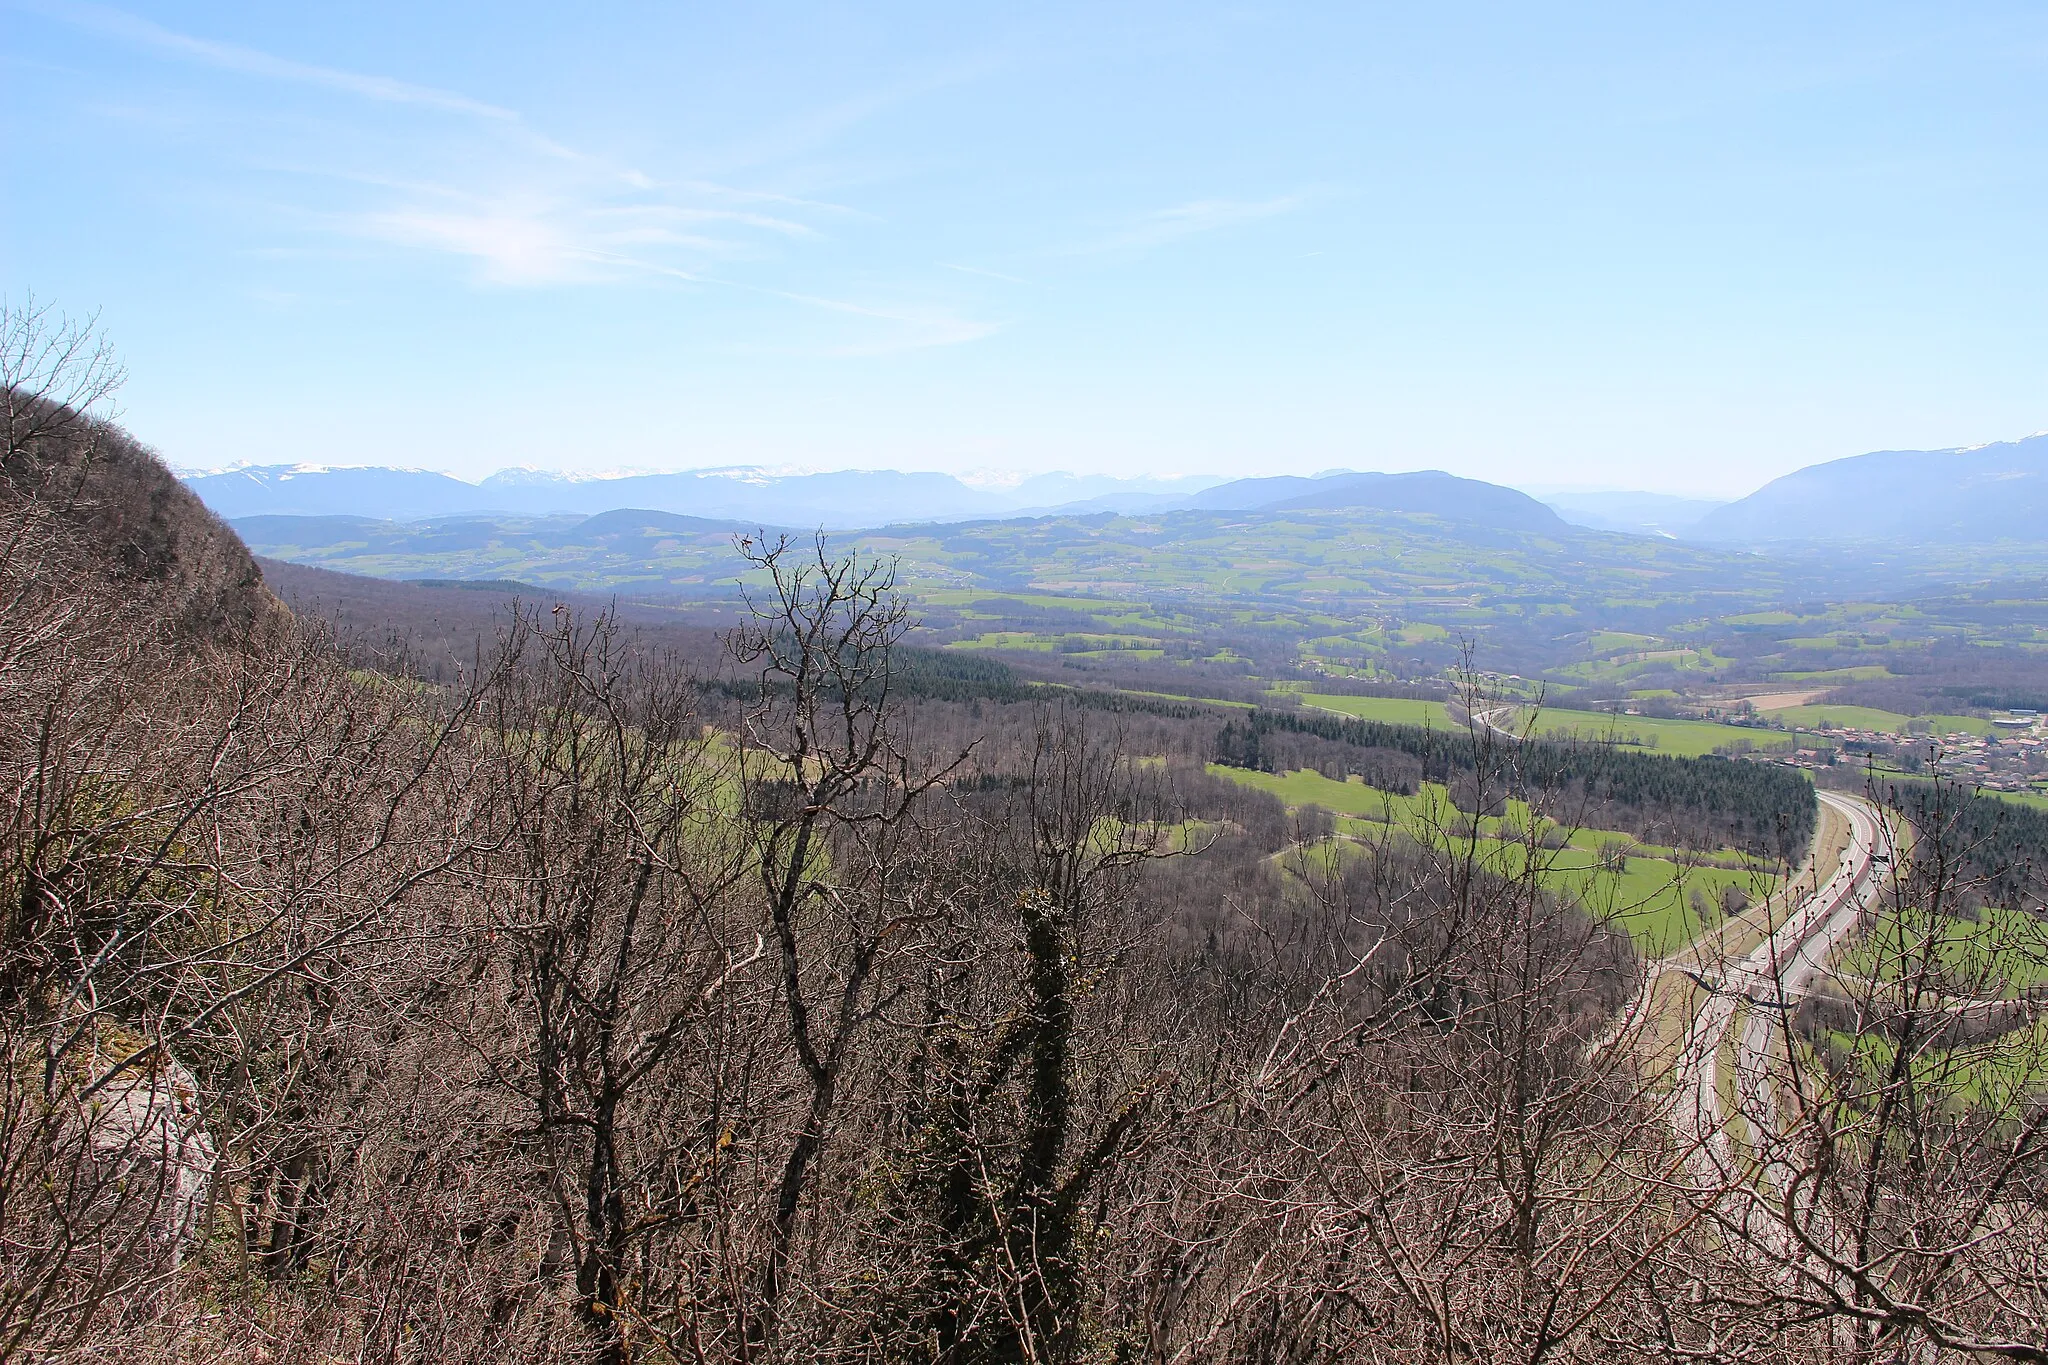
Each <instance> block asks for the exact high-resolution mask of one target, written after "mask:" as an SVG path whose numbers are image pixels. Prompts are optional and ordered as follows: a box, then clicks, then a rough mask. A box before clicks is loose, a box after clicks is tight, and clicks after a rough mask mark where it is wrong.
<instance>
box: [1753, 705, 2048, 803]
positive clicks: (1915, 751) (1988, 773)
mask: <svg viewBox="0 0 2048 1365" xmlns="http://www.w3.org/2000/svg"><path fill="white" fill-rule="evenodd" d="M1991 724H1992V726H1993V731H1992V733H1991V734H1989V735H1980V734H1973V733H1971V732H1969V731H1966V730H1957V731H1952V732H1950V733H1948V734H1942V735H1934V734H1928V735H1897V734H1893V733H1891V732H1889V731H1885V730H1861V729H1856V728H1854V727H1851V726H1837V727H1831V728H1829V729H1828V730H1827V731H1826V734H1827V737H1828V738H1829V739H1831V740H1834V741H1836V742H1837V743H1839V744H1840V745H1841V746H1842V749H1843V750H1844V751H1846V752H1851V753H1855V752H1864V753H1870V754H1875V755H1879V756H1883V757H1887V758H1894V759H1898V760H1904V762H1905V765H1906V766H1907V767H1909V768H1910V769H1913V770H1919V769H1921V768H1923V767H1925V768H1927V769H1929V770H1931V771H1938V772H1940V773H1941V774H1942V775H1943V776H1945V777H1952V778H1955V779H1957V780H1958V781H1966V782H1971V783H1974V784H1975V785H1977V786H1979V787H1984V788H1987V789H1988V790H1991V791H2010V792H2022V791H2027V790H2029V789H2030V788H2031V787H2032V786H2033V784H2034V783H2036V782H2039V781H2042V780H2043V779H2044V778H2048V728H2044V725H2043V717H2042V716H2041V715H2040V714H2039V713H2038V712H2035V711H2024V710H2017V711H2011V712H2008V713H2006V714H2005V715H2002V716H1996V717H1993V718H1992V721H1991ZM1833 760H1834V755H1833V754H1832V753H1830V752H1828V751H1827V750H1822V749H1808V748H1801V749H1799V750H1797V751H1795V753H1794V761H1795V762H1797V763H1799V764H1800V765H1801V766H1812V765H1819V764H1825V763H1828V762H1832V761H1833Z"/></svg>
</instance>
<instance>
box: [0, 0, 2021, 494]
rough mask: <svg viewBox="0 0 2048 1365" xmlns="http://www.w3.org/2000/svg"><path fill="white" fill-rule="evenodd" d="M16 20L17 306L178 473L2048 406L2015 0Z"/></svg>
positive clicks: (153, 12) (319, 13) (1257, 451)
mask: <svg viewBox="0 0 2048 1365" xmlns="http://www.w3.org/2000/svg"><path fill="white" fill-rule="evenodd" d="M6 4H7V0H0V6H4V5H6ZM1006 9H1007V10H1008V11H1009V12H1006ZM0 24H4V25H5V29H6V32H7V34H8V38H7V41H6V43H5V44H4V45H0V86H4V92H0V101H4V104H0V109H4V117H5V119H6V126H7V133H8V135H7V138H6V144H7V152H6V156H7V160H8V162H9V165H8V167H7V175H8V183H9V185H10V186H11V187H12V188H11V189H10V192H9V193H8V194H7V195H6V196H4V201H5V202H4V206H0V288H4V289H5V290H6V291H7V293H8V294H9V295H10V296H11V297H13V298H16V299H18V298H20V297H21V295H22V293H23V291H26V290H33V291H34V292H35V293H36V294H37V295H38V296H39V297H41V298H45V299H48V300H51V301H54V302H56V303H58V304H60V305H61V306H63V307H65V308H67V309H70V310H74V311H90V310H94V309H97V310H99V311H100V314H101V318H102V321H103V324H104V326H105V328H106V330H107V332H108V333H109V334H110V335H111V336H112V338H113V340H114V341H115V342H116V344H117V345H118V346H119V347H120V349H121V351H122V353H123V355H124V356H125V358H126V360H127V362H128V365H129V368H130V371H131V374H132V379H131V382H130V384H129V387H128V390H127V392H126V395H125V407H126V411H127V419H128V421H129V423H130V425H131V426H132V427H133V428H134V429H135V430H136V431H137V433H138V434H139V435H141V436H142V437H143V438H144V439H146V440H148V441H150V442H152V443H154V444H155V445H156V446H157V447H158V448H159V449H161V450H162V451H163V453H164V454H165V455H166V457H168V458H169V459H171V460H172V461H173V462H174V463H178V464H180V465H184V466H187V467H217V466H221V465H226V464H229V463H233V462H256V463H273V462H284V461H299V460H307V461H318V462H327V463H354V464H370V463H377V464H385V463H389V464H404V465H418V466H424V467H428V468H436V469H444V470H448V471H451V472H455V473H458V474H463V475H466V476H477V475H481V474H483V473H486V472H488V471H490V470H493V469H497V468H500V467H503V466H507V465H534V466H541V467H548V468H562V469H575V470H591V471H595V470H607V469H619V468H633V469H669V468H690V467H703V466H714V465H727V464H756V463H762V464H789V465H798V466H803V467H809V468H844V467H895V468H917V469H941V470H948V471H952V472H956V473H961V472H970V471H987V470H1014V471H1042V470H1050V469H1072V470H1076V471H1081V472H1103V473H1115V474H1136V473H1182V472H1186V473H1213V474H1229V475H1237V474H1252V473H1281V472H1304V473H1305V472H1313V471H1316V470H1320V469H1325V468H1330V467H1334V466H1346V467H1351V468H1359V469H1413V468H1432V467H1433V468H1444V469H1449V470H1452V471H1454V472H1458V473H1462V474H1468V475H1473V476H1476V477H1481V478H1488V479H1495V480H1499V481H1502V482H1515V483H1524V484H1546V485H1560V484H1577V485H1589V486H1614V487H1635V488H1649V489H1660V490H1670V491H1697V492H1709V493H1713V492H1719V493H1739V492H1742V491H1746V490H1747V489H1749V488H1751V487H1754V486H1755V485H1756V484H1758V483H1761V482H1762V481H1764V480H1765V479H1768V478H1770V477H1772V476H1774V475H1776V474H1779V473H1783V472H1785V471H1787V470H1789V469H1792V468H1794V467H1797V466H1799V465H1802V464H1807V463H1811V462H1814V461H1816V460H1822V459H1830V458H1834V457H1837V456H1842V455H1849V454H1855V453H1858V452H1861V451H1864V450H1870V449H1877V448H1885V447H1917V446H1947V445H1958V444H1968V443H1974V442H1979V441H1987V440H1996V439H2005V438H2011V437H2015V436H2020V435H2024V434H2027V433H2030V432H2033V431H2036V430H2038V429H2041V428H2043V427H2048V383H2044V380H2048V328H2044V327H2043V326H2042V321H2041V320H2042V318H2043V316H2044V310H2043V306H2042V305H2043V302H2044V285H2048V251H2044V250H2043V247H2042V240H2043V239H2042V224H2043V223H2044V222H2048V213H2044V209H2048V194H2044V190H2048V156H2044V152H2048V101H2044V100H2043V99H2042V98H2041V94H2042V90H2043V89H2044V85H2043V77H2044V75H2048V10H2043V9H2041V8H2040V7H2038V6H2010V7H2008V6H2000V5H1996V4H1983V5H1975V6H1969V7H1935V6H1886V5H1879V4H1853V5H1852V4H1843V5H1832V6H1828V5H1806V6H1784V5H1779V4H1774V5H1767V6H1765V5H1759V6H1754V7H1743V6H1738V5H1716V6H1641V5H1631V6H1621V5H1616V6H1612V7H1571V8H1563V7H1535V6H1505V5H1503V6H1499V7H1485V6H1449V5H1417V4H1410V5H1400V6H1391V5H1390V6H1374V5H1367V4H1346V5H1328V6H1313V5H1295V6H1285V7H1271V6H1260V5H1230V6H1222V5H1217V6H1210V5H1201V4H1160V5H1114V4H1101V3H1094V4H1085V5H1072V6H1061V5H1058V4H1043V5H1036V6H1018V7H994V6H985V7H975V6H960V5H948V4H933V5H929V6H914V5H886V4H864V5H846V6H831V5H775V4H759V5H720V6H712V5H693V6H674V5H652V4H649V5H644V6H642V5H613V6H592V7H584V6H562V5H538V4H533V5H521V4H488V5H486V4H468V5H455V4H426V3H409V4H403V5H395V4H393V5H386V4H377V3H369V4H352V5H348V6H311V5H291V6H286V5H261V6H254V5H251V6H240V5H222V4H178V5H151V6H140V7H133V8H106V7H99V6H89V5H73V4H64V3H32V4H14V5H11V6H8V7H6V8H5V9H4V12H0Z"/></svg>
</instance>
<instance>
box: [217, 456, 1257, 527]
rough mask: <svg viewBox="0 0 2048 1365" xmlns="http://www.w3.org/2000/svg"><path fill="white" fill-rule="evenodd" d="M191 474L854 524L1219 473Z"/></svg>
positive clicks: (230, 486) (347, 509)
mask: <svg viewBox="0 0 2048 1365" xmlns="http://www.w3.org/2000/svg"><path fill="white" fill-rule="evenodd" d="M185 482H186V485H187V486H188V487H190V488H191V489H192V491H193V492H195V493H197V494H199V496H200V497H201V498H202V499H204V500H205V502H206V504H207V506H209V507H211V508H213V510H214V511H216V512H218V513H219V514H220V515H222V516H224V517H229V518H239V517H250V516H277V515H287V516H358V517H373V518H376V519H378V520H380V521H419V520H423V519H425V518H429V517H447V516H557V515H564V514H578V513H580V514H582V515H586V516H587V515H590V514H592V513H596V512H610V511H615V510H618V509H620V508H627V507H631V508H643V509H646V510H649V511H656V512H671V513H675V514H677V515H681V516H692V517H705V518H710V519H714V520H723V521H746V522H753V523H755V524H761V523H767V524H769V525H776V526H826V527H831V528H833V529H848V528H854V527H861V526H874V525H878V524H881V523H884V522H894V521H969V520H976V519H980V518H984V517H1002V516H1019V515H1030V514H1033V513H1046V512H1096V511H1099V512H1149V511H1153V510H1156V509H1158V508H1162V507H1167V506H1171V505H1174V504H1176V503H1179V502H1181V501H1183V500H1184V499H1186V498H1187V497H1189V496H1190V495H1191V494H1194V493H1196V492H1198V491H1200V490H1202V489H1204V488H1208V487H1210V486H1211V485H1213V484H1217V483H1220V482H1222V480H1220V479H1215V478H1204V477H1190V478H1182V479H1144V478H1140V479H1114V478H1109V477H1106V476H1102V475H1076V474H1041V475H1039V476H1037V477H1035V478H1030V479H1026V480H1024V481H1023V482H1022V483H1020V484H1018V485H1016V486H1015V487H1014V488H1007V489H999V490H998V489H987V488H976V487H973V486H970V485H968V484H966V483H963V482H961V481H960V480H959V479H956V478H954V477H953V476H952V475H950V474H906V473H901V472H899V471H896V470H842V471H837V472H833V473H826V474H776V473H772V472H769V471H764V470H759V469H708V470H692V471H688V472H685V473H679V474H639V475H628V476H624V477H620V478H595V479H586V478H570V477H568V476H566V475H561V474H549V473H543V472H539V471H535V470H527V469H508V470H504V471H502V472H500V473H497V474H493V475H491V476H490V477H489V478H487V479H485V480H483V481H482V482H481V483H465V482H463V481H462V480H461V479H455V478H450V477H449V476H448V475H446V474H436V473H433V472H431V471H428V470H423V469H385V468H355V469H328V468H318V467H309V466H303V465H268V466H264V467H260V468H253V469H237V470H232V471H229V472H227V473H222V474H202V475H197V476H193V477H190V478H188V479H186V481H185Z"/></svg>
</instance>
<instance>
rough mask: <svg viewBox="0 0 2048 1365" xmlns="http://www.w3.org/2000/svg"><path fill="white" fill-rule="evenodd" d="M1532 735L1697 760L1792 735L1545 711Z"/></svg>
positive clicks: (1524, 718)
mask: <svg viewBox="0 0 2048 1365" xmlns="http://www.w3.org/2000/svg"><path fill="white" fill-rule="evenodd" d="M1529 714H1530V713H1529V712H1527V711H1523V712H1520V713H1519V714H1518V715H1517V717H1516V724H1517V725H1526V724H1527V723H1528V720H1529ZM1532 733H1534V734H1536V735H1539V736H1544V737H1547V738H1554V739H1576V740H1586V741H1600V742H1608V741H1612V742H1614V743H1618V744H1622V745H1625V746H1627V747H1629V748H1637V749H1646V750H1652V751H1655V752H1657V753H1660V754H1676V755H1678V756H1679V757H1681V758H1698V757H1700V756H1701V755H1703V754H1711V753H1713V752H1715V751H1716V750H1718V749H1722V748H1725V747H1727V746H1729V745H1733V744H1737V743H1739V742H1742V741H1747V742H1748V743H1750V744H1752V745H1755V746H1756V747H1758V748H1768V747H1770V746H1771V745H1772V744H1773V743H1778V744H1783V743H1785V742H1787V740H1788V739H1789V736H1785V735H1773V734H1772V733H1771V732H1770V731H1768V730H1753V729H1749V728H1746V727H1744V726H1740V725H1718V724H1716V723H1715V722H1713V721H1710V720H1663V719H1659V718H1657V717H1653V716H1625V715H1607V714H1603V713H1599V712H1593V711H1543V712H1539V713H1537V714H1536V718H1535V725H1534V728H1533V731H1532Z"/></svg>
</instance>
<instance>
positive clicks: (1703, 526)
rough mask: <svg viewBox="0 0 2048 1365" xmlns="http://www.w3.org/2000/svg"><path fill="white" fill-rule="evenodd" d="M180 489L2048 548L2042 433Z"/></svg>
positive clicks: (421, 476)
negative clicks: (1631, 458) (1660, 490)
mask: <svg viewBox="0 0 2048 1365" xmlns="http://www.w3.org/2000/svg"><path fill="white" fill-rule="evenodd" d="M185 482H186V484H187V486H188V487H190V488H191V489H192V490H193V491H194V492H195V493H197V494H199V496H200V497H201V498H202V499H204V500H205V502H206V504H207V505H208V506H209V507H211V508H212V509H213V510H214V511H215V512H217V513H219V514H220V515H222V516H224V517H228V518H232V519H238V520H239V519H241V518H246V517H258V516H347V517H363V518H370V519H373V520H376V521H381V522H417V521H425V520H431V519H438V518H448V517H478V516H483V517H503V516H514V517H560V516H578V517H587V516H592V515H595V514H597V513H602V512H613V511H619V510H624V509H632V510H635V511H639V512H654V513H665V514H668V515H671V516H680V517H694V518H698V519H701V520H703V521H707V522H717V523H726V524H732V523H739V524H746V525H750V526H755V525H758V526H779V527H786V528H813V527H820V526H822V527H825V528H828V529H831V530H861V529H871V528H874V527H879V526H889V525H911V524H917V523H935V522H965V521H988V520H1001V519H1006V518H1014V517H1029V516H1086V515H1090V514H1095V513H1119V514H1124V515H1152V514H1155V513H1162V512H1173V511H1224V512H1257V511H1285V510H1307V509H1332V508H1337V509H1341V508H1350V507H1355V508H1362V509H1374V510H1378V511H1386V512H1401V513H1408V514H1420V515H1427V516H1434V517H1442V518H1446V519H1450V520H1455V521H1462V522H1467V523H1475V524H1479V525H1484V526H1489V527H1493V528H1495V529H1500V530H1515V531H1540V532H1555V531H1556V530H1558V529H1559V528H1561V527H1563V526H1565V525H1566V524H1567V523H1569V524H1570V525H1572V526H1579V527H1586V528H1589V529H1593V530H1600V531H1618V532H1625V533H1629V534H1634V535H1649V536H1659V537H1664V538H1667V539H1679V540H1692V541H1700V542H1704V543H1709V544H1723V545H1748V546H1761V545H1773V544H1775V545H1790V544H1798V543H1805V544H1812V545H1827V544H1842V543H1851V542H1857V541H1881V542H1885V543H1890V544H1921V545H1934V544H1943V545H1957V544H1970V543H1974V544H1985V543H1988V542H1992V541H2001V540H2003V541H2019V542H2048V434H2043V435H2039V436H2030V437H2028V438H2026V439H2025V440H2020V441H2004V442H1999V443H1996V444H1992V445H1984V446H1973V447H1967V448H1961V449H1955V450H1885V451H1878V452H1876V453H1874V454H1869V455H1857V456H1852V457H1850V458H1848V459H1842V460H1833V461H1830V462H1828V463H1826V464H1817V465H1811V466H1809V467H1807V468H1805V469H1801V470H1799V471H1797V472H1795V473H1792V474H1787V475H1785V476H1784V477H1783V478H1780V479H1775V480H1773V481H1772V482H1770V483H1768V484H1766V485H1764V487H1762V488H1760V489H1758V490H1757V491H1756V492H1754V493H1751V494H1750V495H1749V496H1748V497H1745V498H1741V499H1738V500H1737V501H1734V502H1729V503H1717V502H1714V501H1712V500H1709V499H1701V498H1681V497H1672V496H1668V495H1663V494H1655V493H1628V492H1606V493H1574V492H1555V493H1551V494H1549V495H1548V496H1546V497H1544V498H1543V499H1542V500H1540V501H1539V500H1538V499H1537V498H1535V497H1532V496H1530V495H1529V494H1527V493H1523V492H1519V491H1517V490H1515V489H1511V488H1504V487H1501V486H1500V485H1498V484H1491V483H1485V482H1482V481H1480V480H1477V479H1464V478H1458V477H1456V476H1454V475H1450V474H1446V473H1443V472H1441V471H1438V470H1422V471H1417V472H1413V473H1405V474H1380V473H1358V472H1355V471H1351V470H1333V471H1330V472H1328V473H1324V474H1319V475H1316V476H1314V477H1312V478H1310V477H1302V476H1296V475H1279V476H1273V477H1259V478H1249V479H1235V480H1229V481H1224V480H1220V479H1214V478H1205V477H1188V478H1179V479H1147V478H1138V479H1118V478H1112V477H1109V476H1106V475H1077V474H1065V473H1061V474H1042V475H1039V476H1037V477H1035V478H1030V479H1026V480H1024V481H1023V482H1022V483H1019V484H1017V485H1016V486H1014V487H1011V488H1004V489H991V488H986V487H977V486H973V485H969V484H967V483H964V482H962V481H961V480H959V479H956V478H954V477H953V476H952V475H949V474H929V473H902V472H899V471H896V470H843V471H838V472H834V473H825V474H778V473H775V472H772V471H766V470H760V469H718V470H694V471H689V472H685V473H678V474H643V475H632V476H626V477H619V478H571V477H568V476H566V475H561V474H549V473H540V472H536V471H532V470H505V471H503V472H501V473H498V474H493V475H492V476H490V477H489V478H487V479H485V480H483V481H482V482H480V483H466V482H464V481H462V480H460V479H455V478H450V477H449V476H448V475H446V474H436V473H431V472H428V471H425V470H417V469H386V468H343V469H327V468H314V467H307V466H291V465H272V466H267V467H263V468H255V469H240V470H234V471H231V472H228V473H221V474H204V475H197V476H193V477H190V478H188V479H186V481H185Z"/></svg>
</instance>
